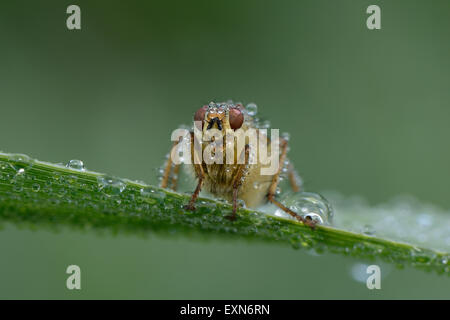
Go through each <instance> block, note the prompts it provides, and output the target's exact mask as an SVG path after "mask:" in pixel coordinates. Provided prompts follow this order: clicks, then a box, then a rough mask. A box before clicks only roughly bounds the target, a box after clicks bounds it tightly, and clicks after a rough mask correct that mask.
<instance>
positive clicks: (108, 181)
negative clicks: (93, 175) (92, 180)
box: [97, 176, 126, 197]
mask: <svg viewBox="0 0 450 320" xmlns="http://www.w3.org/2000/svg"><path fill="white" fill-rule="evenodd" d="M97 182H98V186H99V188H100V190H101V191H102V192H103V194H105V195H106V196H108V197H111V196H117V195H119V194H121V193H122V192H123V190H125V188H126V184H125V183H124V182H123V181H122V180H121V179H119V178H115V177H111V176H100V177H98V178H97Z"/></svg>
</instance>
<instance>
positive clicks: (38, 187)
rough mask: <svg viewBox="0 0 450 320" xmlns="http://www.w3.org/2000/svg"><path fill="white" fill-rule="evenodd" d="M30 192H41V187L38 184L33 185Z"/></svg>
mask: <svg viewBox="0 0 450 320" xmlns="http://www.w3.org/2000/svg"><path fill="white" fill-rule="evenodd" d="M31 190H33V191H34V192H39V190H41V185H40V184H39V183H34V184H33V185H32V186H31Z"/></svg>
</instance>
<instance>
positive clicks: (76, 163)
mask: <svg viewBox="0 0 450 320" xmlns="http://www.w3.org/2000/svg"><path fill="white" fill-rule="evenodd" d="M66 167H67V168H70V169H74V170H80V171H84V170H85V168H84V163H83V161H81V160H75V159H74V160H70V161H69V162H67V164H66Z"/></svg>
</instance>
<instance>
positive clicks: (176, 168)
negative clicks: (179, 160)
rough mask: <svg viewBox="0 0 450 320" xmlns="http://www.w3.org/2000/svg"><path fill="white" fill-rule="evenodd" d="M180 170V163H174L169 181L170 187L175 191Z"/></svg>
mask: <svg viewBox="0 0 450 320" xmlns="http://www.w3.org/2000/svg"><path fill="white" fill-rule="evenodd" d="M179 171H180V165H179V164H176V165H175V166H174V167H173V174H172V181H171V187H172V190H173V191H177V184H178V173H179Z"/></svg>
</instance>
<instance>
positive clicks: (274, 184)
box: [267, 139, 316, 228]
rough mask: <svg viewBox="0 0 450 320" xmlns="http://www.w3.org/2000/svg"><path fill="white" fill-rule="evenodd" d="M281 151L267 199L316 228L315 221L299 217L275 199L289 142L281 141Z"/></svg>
mask: <svg viewBox="0 0 450 320" xmlns="http://www.w3.org/2000/svg"><path fill="white" fill-rule="evenodd" d="M280 149H281V154H280V161H279V163H280V165H279V168H278V170H277V173H275V175H274V176H273V178H272V183H271V185H270V187H269V193H268V194H267V199H268V200H269V201H270V202H272V203H273V204H274V205H276V206H277V207H278V208H280V209H281V210H283V211H284V212H286V213H288V214H289V215H291V216H292V217H294V218H295V219H297V220H298V221H300V222H303V223H304V224H306V225H308V226H310V227H311V228H314V227H315V225H316V223H315V222H314V221H313V220H309V219H308V220H307V219H305V218H303V217H302V216H301V215H299V214H297V213H296V212H294V211H292V210H291V209H289V208H287V207H286V206H285V205H283V204H282V203H280V202H279V201H277V200H276V199H275V192H276V190H277V186H278V182H279V177H280V172H281V169H282V167H283V166H282V164H283V163H284V160H285V159H286V154H287V141H286V140H284V139H283V140H281V142H280Z"/></svg>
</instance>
